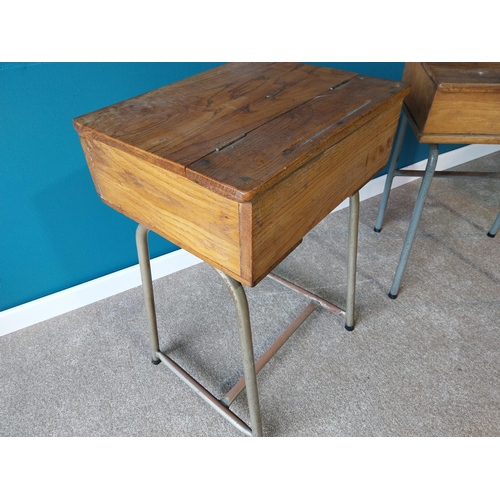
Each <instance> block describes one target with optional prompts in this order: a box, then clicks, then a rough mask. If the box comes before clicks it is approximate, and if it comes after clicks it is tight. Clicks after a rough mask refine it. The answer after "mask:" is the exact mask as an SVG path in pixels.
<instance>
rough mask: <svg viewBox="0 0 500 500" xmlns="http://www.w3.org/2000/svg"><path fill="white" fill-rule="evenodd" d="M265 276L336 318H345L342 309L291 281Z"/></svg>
mask: <svg viewBox="0 0 500 500" xmlns="http://www.w3.org/2000/svg"><path fill="white" fill-rule="evenodd" d="M267 276H268V277H269V278H272V279H273V280H274V281H277V282H278V283H281V284H282V285H285V286H286V287H288V288H290V289H291V290H293V291H295V292H297V293H300V294H301V295H303V296H304V297H307V298H308V299H311V300H314V301H316V302H317V303H318V304H319V305H320V306H321V307H323V308H324V309H327V310H328V311H330V312H331V313H333V314H337V315H338V316H341V317H342V318H345V311H344V310H343V309H340V307H338V306H336V305H335V304H332V303H331V302H328V301H327V300H325V299H323V298H321V297H319V296H318V295H315V294H314V293H312V292H310V291H308V290H306V289H305V288H302V287H300V286H299V285H296V284H295V283H292V282H291V281H288V280H287V279H285V278H282V277H281V276H278V275H277V274H274V273H269V274H268V275H267Z"/></svg>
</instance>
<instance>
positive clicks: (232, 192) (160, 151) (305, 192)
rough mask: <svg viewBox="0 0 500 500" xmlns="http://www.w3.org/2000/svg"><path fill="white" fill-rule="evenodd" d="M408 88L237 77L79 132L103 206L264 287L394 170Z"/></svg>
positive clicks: (224, 73) (362, 79)
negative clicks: (371, 184) (301, 246)
mask: <svg viewBox="0 0 500 500" xmlns="http://www.w3.org/2000/svg"><path fill="white" fill-rule="evenodd" d="M408 92H409V88H408V85H407V84H405V83H402V82H393V81H388V80H382V79H377V78H371V77H367V76H361V75H358V74H355V73H350V72H345V71H339V70H335V69H330V68H325V67H318V66H312V65H305V64H298V63H229V64H226V65H223V66H221V67H217V68H214V69H212V70H210V71H207V72H204V73H201V74H199V75H196V76H193V77H191V78H188V79H186V80H182V81H179V82H176V83H174V84H171V85H168V86H166V87H162V88H160V89H157V90H154V91H152V92H148V93H146V94H143V95H141V96H137V97H134V98H132V99H128V100H126V101H123V102H121V103H118V104H114V105H112V106H109V107H106V108H104V109H101V110H98V111H95V112H93V113H89V114H87V115H85V116H81V117H79V118H76V119H75V120H74V126H75V128H76V130H77V131H78V133H79V135H80V139H81V141H82V146H83V149H84V152H85V155H86V158H87V162H88V164H89V168H90V171H91V174H92V177H93V180H94V184H95V186H96V189H97V191H98V193H99V195H100V196H101V198H102V199H103V201H104V202H106V203H107V204H109V205H110V206H112V207H114V208H115V209H117V210H118V211H120V212H122V213H124V214H125V215H127V216H129V217H131V218H132V219H134V220H136V221H138V222H140V223H142V224H143V225H145V226H146V227H149V228H150V229H152V230H153V231H155V232H157V233H159V234H161V235H162V236H164V237H165V238H167V239H169V240H170V241H172V242H173V243H175V244H177V245H179V246H181V247H183V248H185V249H186V250H188V251H190V252H192V253H193V254H195V255H197V256H199V257H200V258H202V259H203V260H205V261H207V262H209V263H210V264H212V265H214V266H215V267H217V268H219V269H221V270H223V271H224V272H226V273H227V274H229V275H231V276H233V277H235V278H236V279H238V280H239V281H241V282H242V283H245V284H248V285H250V286H253V285H255V284H256V283H257V282H258V281H259V280H260V279H262V278H263V277H264V276H265V275H266V274H267V273H268V272H269V271H270V270H271V269H272V268H273V267H274V266H275V265H277V264H278V263H279V261H281V260H282V259H283V258H284V257H285V256H286V255H287V254H288V253H289V252H290V251H292V250H293V248H295V246H296V245H297V244H298V243H299V242H300V240H301V238H302V237H303V236H304V235H305V234H306V233H307V232H308V231H309V230H310V229H312V227H314V225H316V224H317V223H318V222H319V221H320V220H321V219H322V218H323V217H325V216H326V215H327V214H328V213H330V211H331V210H333V208H335V207H336V206H337V205H338V204H339V203H341V202H342V201H343V200H344V199H345V198H347V197H348V196H351V195H352V194H354V193H355V192H356V191H358V190H359V189H360V188H361V187H362V186H363V185H364V184H365V183H366V182H368V181H369V180H370V179H371V178H372V177H373V175H375V174H376V173H377V172H378V171H379V170H380V169H381V168H383V167H384V166H385V164H386V162H387V159H388V157H389V154H390V150H391V146H392V141H393V138H394V133H395V130H396V126H397V121H398V117H399V112H400V110H401V106H402V100H403V98H404V97H405V95H407V94H408Z"/></svg>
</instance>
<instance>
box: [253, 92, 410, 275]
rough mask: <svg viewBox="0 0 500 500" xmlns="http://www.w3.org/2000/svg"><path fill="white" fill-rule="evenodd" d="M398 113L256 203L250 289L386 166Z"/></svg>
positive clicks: (357, 133)
mask: <svg viewBox="0 0 500 500" xmlns="http://www.w3.org/2000/svg"><path fill="white" fill-rule="evenodd" d="M401 99H402V97H401ZM399 113H400V105H399V106H393V107H391V108H389V109H387V110H386V111H384V112H383V113H380V114H379V115H377V116H376V117H374V118H373V119H372V120H371V121H370V122H368V123H367V124H366V125H365V126H364V127H362V128H359V129H357V130H356V131H355V132H353V133H352V134H351V135H349V136H347V137H346V138H344V139H343V140H342V141H340V142H339V143H338V144H336V145H335V146H332V147H331V148H330V149H328V150H327V151H326V152H325V153H324V154H322V155H320V156H318V157H317V158H315V159H313V160H311V161H310V162H309V163H307V164H306V165H304V166H303V167H302V168H300V169H298V170H296V171H295V172H294V173H293V174H291V175H289V176H288V177H286V178H284V179H282V180H281V182H279V183H278V184H277V185H275V186H273V188H272V189H270V190H268V191H266V192H265V193H263V194H262V195H261V196H259V197H257V198H256V199H255V200H254V201H253V202H252V205H253V213H252V231H253V234H252V241H253V249H252V254H253V259H252V279H253V282H252V284H255V283H257V282H258V281H259V280H261V279H262V278H263V277H264V276H266V274H267V273H268V272H269V271H270V270H272V269H273V268H274V267H275V266H276V265H277V264H278V263H279V262H280V261H281V260H282V259H283V256H285V255H287V254H288V252H289V251H290V250H291V249H293V247H294V246H295V245H296V244H297V243H298V241H299V240H300V238H302V237H303V236H304V235H306V234H307V233H308V232H309V231H310V230H311V229H312V228H313V227H314V226H315V225H316V224H318V223H319V222H320V221H321V220H322V219H323V218H324V217H325V216H326V215H328V214H329V213H330V212H331V211H332V210H333V209H334V208H335V207H336V206H338V205H339V204H340V203H341V202H342V201H343V200H345V199H346V198H347V197H349V196H351V195H352V194H354V193H355V192H356V191H358V190H359V189H361V187H363V185H365V184H366V183H367V182H368V181H369V180H370V179H371V178H372V177H373V175H375V174H376V173H377V172H378V171H379V170H380V169H382V168H383V167H384V166H385V165H386V163H387V160H388V158H389V155H390V152H391V148H392V141H393V138H394V134H395V131H396V127H397V123H398V119H399ZM346 245H347V237H346Z"/></svg>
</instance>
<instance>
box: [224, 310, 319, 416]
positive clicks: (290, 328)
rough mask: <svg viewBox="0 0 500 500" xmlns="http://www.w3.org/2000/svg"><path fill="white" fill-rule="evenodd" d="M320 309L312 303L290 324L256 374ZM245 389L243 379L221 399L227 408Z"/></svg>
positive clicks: (263, 356)
mask: <svg viewBox="0 0 500 500" xmlns="http://www.w3.org/2000/svg"><path fill="white" fill-rule="evenodd" d="M318 307H319V304H318V303H315V302H311V303H310V304H309V305H308V306H307V307H306V308H305V309H304V310H303V311H302V312H301V313H300V314H299V316H297V318H296V319H295V320H294V321H293V322H292V323H290V325H289V326H288V327H287V329H286V330H285V331H284V332H283V333H282V334H281V335H280V336H279V337H278V338H277V339H276V340H275V342H274V343H273V345H272V346H271V347H269V349H268V350H267V351H266V352H265V353H264V354H263V355H262V356H261V357H260V358H259V359H258V360H257V362H256V363H255V373H259V372H260V370H262V368H264V366H265V365H266V364H267V363H268V362H269V360H270V359H271V358H272V357H273V356H274V355H275V354H276V353H277V352H278V350H279V349H280V348H281V347H282V346H283V344H284V343H285V342H286V341H287V340H288V339H289V338H290V337H291V335H292V334H293V333H294V332H295V331H296V330H297V329H298V328H299V326H300V325H301V324H302V323H303V322H304V321H305V320H306V319H307V318H308V317H309V315H310V314H311V313H312V312H313V311H314V310H316V309H317V308H318ZM244 388H245V377H241V378H240V380H239V381H238V382H237V383H236V385H235V386H234V387H233V388H232V389H231V390H230V391H229V392H228V393H227V394H226V395H225V396H224V397H223V398H222V399H221V402H222V403H223V404H225V405H226V406H228V407H229V406H231V404H232V402H233V401H234V400H235V399H236V397H237V396H238V394H239V393H240V392H241V391H242V390H243V389H244Z"/></svg>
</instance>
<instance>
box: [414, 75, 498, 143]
mask: <svg viewBox="0 0 500 500" xmlns="http://www.w3.org/2000/svg"><path fill="white" fill-rule="evenodd" d="M422 132H423V133H424V134H457V135H466V134H470V135H489V136H493V135H497V136H498V137H497V140H496V142H500V83H499V85H498V92H440V91H439V90H438V91H437V92H436V96H435V97H434V102H433V105H432V107H431V109H430V111H429V116H428V118H427V122H426V123H425V127H424V128H423V130H422ZM474 142H475V141H474V138H473V137H471V139H470V143H471V144H472V143H474Z"/></svg>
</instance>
